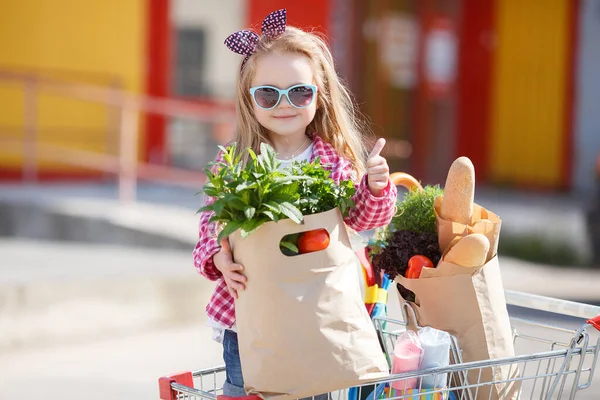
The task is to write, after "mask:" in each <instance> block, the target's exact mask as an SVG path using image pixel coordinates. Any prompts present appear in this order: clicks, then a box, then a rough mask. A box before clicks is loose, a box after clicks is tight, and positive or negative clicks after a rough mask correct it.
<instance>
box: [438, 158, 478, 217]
mask: <svg viewBox="0 0 600 400" xmlns="http://www.w3.org/2000/svg"><path fill="white" fill-rule="evenodd" d="M474 200H475V167H473V163H472V162H471V160H469V159H468V158H467V157H459V158H457V159H456V160H455V161H454V162H453V163H452V165H451V166H450V170H449V171H448V177H447V178H446V185H445V187H444V197H443V199H442V206H441V210H440V211H441V212H440V215H441V217H442V218H444V219H446V220H450V221H453V222H458V223H461V224H465V225H468V224H469V223H470V222H471V218H472V217H473V201H474Z"/></svg>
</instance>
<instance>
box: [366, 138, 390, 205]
mask: <svg viewBox="0 0 600 400" xmlns="http://www.w3.org/2000/svg"><path fill="white" fill-rule="evenodd" d="M383 146H385V139H384V138H379V139H378V140H377V142H376V143H375V147H373V150H371V154H369V158H368V159H367V182H368V183H369V190H370V191H371V194H372V195H373V196H375V197H381V195H382V193H383V189H385V188H386V187H387V185H388V183H389V180H390V167H389V166H388V163H387V161H386V159H385V158H383V157H382V156H380V155H379V153H381V150H383Z"/></svg>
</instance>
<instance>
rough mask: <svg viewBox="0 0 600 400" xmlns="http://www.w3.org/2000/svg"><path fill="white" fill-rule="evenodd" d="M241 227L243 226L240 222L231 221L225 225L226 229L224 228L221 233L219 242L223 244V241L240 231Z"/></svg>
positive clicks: (218, 238)
mask: <svg viewBox="0 0 600 400" xmlns="http://www.w3.org/2000/svg"><path fill="white" fill-rule="evenodd" d="M241 225H242V224H241V223H240V222H239V221H229V222H228V223H227V224H226V225H225V227H224V228H223V230H222V231H221V232H220V233H219V236H218V237H217V240H218V241H219V243H220V242H221V240H222V239H224V238H226V237H228V236H229V235H231V234H232V233H233V232H235V231H237V230H238V229H240V226H241Z"/></svg>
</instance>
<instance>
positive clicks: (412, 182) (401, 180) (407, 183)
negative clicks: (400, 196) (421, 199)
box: [390, 172, 423, 190]
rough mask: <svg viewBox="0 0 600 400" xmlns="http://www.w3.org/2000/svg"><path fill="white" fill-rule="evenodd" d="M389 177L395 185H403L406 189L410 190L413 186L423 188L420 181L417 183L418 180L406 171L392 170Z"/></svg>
mask: <svg viewBox="0 0 600 400" xmlns="http://www.w3.org/2000/svg"><path fill="white" fill-rule="evenodd" d="M390 179H391V180H392V183H393V184H394V185H396V186H403V187H405V188H406V189H408V190H412V189H413V188H417V189H418V190H423V186H421V183H419V181H418V180H416V179H415V177H414V176H412V175H410V174H407V173H406V172H394V173H393V174H391V175H390Z"/></svg>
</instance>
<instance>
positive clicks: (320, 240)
mask: <svg viewBox="0 0 600 400" xmlns="http://www.w3.org/2000/svg"><path fill="white" fill-rule="evenodd" d="M327 246H329V232H327V230H326V229H315V230H314V231H308V232H304V233H302V234H301V235H300V237H299V238H298V250H299V251H300V254H304V253H312V252H313V251H319V250H324V249H326V248H327Z"/></svg>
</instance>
